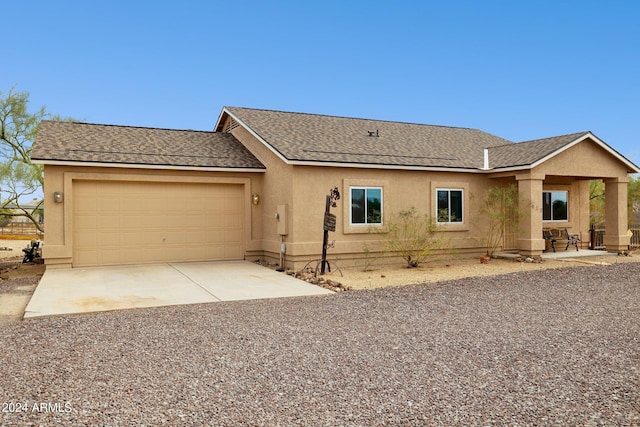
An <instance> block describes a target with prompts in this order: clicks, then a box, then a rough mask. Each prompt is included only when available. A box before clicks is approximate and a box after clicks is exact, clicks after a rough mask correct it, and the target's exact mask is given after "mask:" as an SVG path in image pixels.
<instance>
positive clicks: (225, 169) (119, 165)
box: [32, 159, 266, 172]
mask: <svg viewBox="0 0 640 427" xmlns="http://www.w3.org/2000/svg"><path fill="white" fill-rule="evenodd" d="M32 163H34V164H37V165H52V166H85V167H107V168H123V169H153V170H158V169H161V170H181V171H201V172H266V168H229V167H215V166H202V167H200V166H172V165H149V164H140V163H103V162H76V161H69V160H40V159H33V160H32Z"/></svg>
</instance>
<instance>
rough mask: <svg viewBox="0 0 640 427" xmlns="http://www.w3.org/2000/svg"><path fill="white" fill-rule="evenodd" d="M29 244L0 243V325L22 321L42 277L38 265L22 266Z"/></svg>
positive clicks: (41, 268) (1, 241) (6, 241)
mask: <svg viewBox="0 0 640 427" xmlns="http://www.w3.org/2000/svg"><path fill="white" fill-rule="evenodd" d="M29 243H30V241H29V240H0V325H2V324H4V323H7V322H13V321H17V320H20V319H22V315H23V314H24V309H25V308H26V307H27V304H28V303H29V300H30V299H31V295H32V294H33V291H34V290H35V289H36V286H37V285H38V282H39V281H40V277H42V275H43V274H44V265H42V264H22V257H23V255H24V254H23V253H22V248H25V247H27V246H28V245H29Z"/></svg>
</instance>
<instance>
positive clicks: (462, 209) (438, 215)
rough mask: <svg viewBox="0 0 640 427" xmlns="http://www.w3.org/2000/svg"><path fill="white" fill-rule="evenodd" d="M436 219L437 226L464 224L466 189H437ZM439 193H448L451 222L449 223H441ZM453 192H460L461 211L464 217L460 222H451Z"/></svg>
mask: <svg viewBox="0 0 640 427" xmlns="http://www.w3.org/2000/svg"><path fill="white" fill-rule="evenodd" d="M435 190H436V191H435V211H436V212H435V218H436V224H454V225H457V224H464V188H443V187H436V189H435ZM438 191H446V192H448V198H447V201H448V206H449V220H448V221H440V212H438ZM452 191H459V192H460V203H461V206H460V210H461V212H462V217H461V218H460V221H451V192H452Z"/></svg>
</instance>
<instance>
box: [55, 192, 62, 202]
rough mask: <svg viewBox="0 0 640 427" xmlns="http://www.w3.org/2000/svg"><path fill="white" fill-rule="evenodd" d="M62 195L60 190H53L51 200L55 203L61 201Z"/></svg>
mask: <svg viewBox="0 0 640 427" xmlns="http://www.w3.org/2000/svg"><path fill="white" fill-rule="evenodd" d="M63 200H64V197H63V196H62V191H54V192H53V201H54V202H56V203H62V201H63Z"/></svg>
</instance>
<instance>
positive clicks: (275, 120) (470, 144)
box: [218, 107, 513, 169]
mask: <svg viewBox="0 0 640 427" xmlns="http://www.w3.org/2000/svg"><path fill="white" fill-rule="evenodd" d="M225 110H226V111H228V112H229V113H231V114H232V116H233V117H235V118H236V119H237V120H239V121H241V122H242V123H244V124H245V125H246V126H248V127H249V128H250V129H251V130H253V132H255V133H256V134H257V135H259V136H260V137H261V138H262V139H263V140H264V141H265V142H266V143H267V144H269V145H271V147H272V148H273V149H274V150H276V151H277V152H279V153H280V154H281V155H282V156H283V157H284V158H286V159H287V160H290V161H305V162H333V163H352V164H367V165H385V166H388V165H391V166H405V167H406V166H410V167H434V168H437V167H446V168H462V169H467V168H472V169H476V168H481V167H482V166H483V149H484V148H486V147H494V146H501V145H505V144H513V143H511V142H510V141H508V140H506V139H503V138H500V137H497V136H495V135H491V134H489V133H486V132H483V131H480V130H477V129H467V128H456V127H445V126H432V125H422V124H413V123H400V122H389V121H382V120H369V119H354V118H346V117H335V116H324V115H317V114H304V113H287V112H282V111H271V110H256V109H248V108H237V107H225ZM221 125H222V123H220V124H219V126H221ZM218 130H222V129H218ZM370 132H373V134H374V135H376V136H369V133H370Z"/></svg>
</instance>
